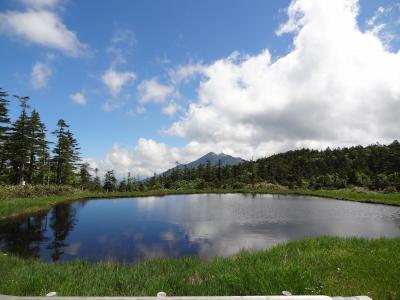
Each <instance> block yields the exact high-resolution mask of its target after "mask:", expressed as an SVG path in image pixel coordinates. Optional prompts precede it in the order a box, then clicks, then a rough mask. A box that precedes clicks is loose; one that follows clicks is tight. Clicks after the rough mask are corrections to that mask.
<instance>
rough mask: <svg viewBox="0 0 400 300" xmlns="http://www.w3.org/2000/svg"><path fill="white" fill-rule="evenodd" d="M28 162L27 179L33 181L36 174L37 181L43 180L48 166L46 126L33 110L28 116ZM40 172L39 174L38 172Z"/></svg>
mask: <svg viewBox="0 0 400 300" xmlns="http://www.w3.org/2000/svg"><path fill="white" fill-rule="evenodd" d="M28 139H29V146H30V149H29V163H28V167H27V176H26V177H27V181H28V182H29V183H33V182H34V179H35V178H34V177H35V176H36V175H39V176H40V179H39V181H40V182H41V183H43V182H44V180H45V179H44V176H45V173H46V170H47V168H48V159H49V153H48V148H49V147H48V142H47V141H46V127H45V125H44V124H43V123H42V121H41V120H40V115H39V113H38V112H37V111H36V110H33V111H32V113H31V116H30V118H29V134H28ZM38 173H40V174H38Z"/></svg>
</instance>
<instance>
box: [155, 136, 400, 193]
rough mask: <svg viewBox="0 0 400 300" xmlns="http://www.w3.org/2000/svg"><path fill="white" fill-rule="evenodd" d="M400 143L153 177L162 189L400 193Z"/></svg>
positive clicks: (302, 153) (284, 156) (203, 167)
mask: <svg viewBox="0 0 400 300" xmlns="http://www.w3.org/2000/svg"><path fill="white" fill-rule="evenodd" d="M399 173H400V143H399V142H398V141H397V140H396V141H394V142H392V143H391V144H390V145H380V144H374V145H370V146H368V147H362V146H357V147H350V148H341V149H340V148H337V149H329V148H328V149H326V150H323V151H318V150H310V149H301V150H294V151H288V152H286V153H280V154H276V155H272V156H270V157H266V158H261V159H258V160H256V161H248V162H243V163H241V164H239V165H237V166H221V165H217V166H214V167H213V166H212V165H211V164H205V165H200V166H198V167H197V168H196V169H189V168H186V169H174V170H173V172H171V173H170V174H165V175H163V176H156V177H153V178H152V179H151V180H150V181H149V184H150V185H153V186H158V187H167V188H169V187H178V186H182V185H189V186H191V187H198V188H205V187H229V188H239V187H242V186H244V185H245V184H259V183H261V182H269V183H275V184H280V185H284V186H288V187H290V188H311V189H319V188H345V187H349V186H360V187H365V188H370V189H374V190H387V191H389V190H390V191H395V190H397V191H400V176H399Z"/></svg>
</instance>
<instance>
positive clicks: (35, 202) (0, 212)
mask: <svg viewBox="0 0 400 300" xmlns="http://www.w3.org/2000/svg"><path fill="white" fill-rule="evenodd" d="M195 193H259V194H295V195H308V196H319V197H327V198H334V199H343V200H351V201H359V202H368V203H380V204H388V205H396V206H400V193H378V192H372V191H361V192H356V191H352V190H349V189H341V190H302V189H286V188H274V189H257V190H254V189H251V188H245V189H208V190H154V191H146V192H112V193H105V192H87V191H81V192H79V191H78V192H75V193H72V194H70V195H62V196H41V197H29V198H10V199H1V200H0V219H4V218H7V217H12V216H16V215H19V214H25V213H31V212H35V211H39V210H41V209H46V208H49V207H50V206H52V205H55V204H57V203H60V202H64V201H73V200H81V199H88V198H117V197H145V196H164V195H176V194H195Z"/></svg>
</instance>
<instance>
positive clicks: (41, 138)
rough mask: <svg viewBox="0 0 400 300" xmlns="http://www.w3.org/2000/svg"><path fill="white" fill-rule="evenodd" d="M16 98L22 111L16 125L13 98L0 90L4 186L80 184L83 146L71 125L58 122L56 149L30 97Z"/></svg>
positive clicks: (0, 154)
mask: <svg viewBox="0 0 400 300" xmlns="http://www.w3.org/2000/svg"><path fill="white" fill-rule="evenodd" d="M13 98H14V99H16V100H18V101H19V106H20V109H21V111H20V114H19V116H18V118H17V119H16V120H15V121H12V120H11V118H10V117H9V109H8V105H9V102H10V100H9V99H10V96H9V95H8V94H7V93H6V92H5V91H3V89H1V88H0V184H25V183H27V184H42V185H50V184H57V185H74V184H77V182H78V181H79V176H77V174H76V171H77V168H78V167H79V166H80V164H79V162H80V157H79V146H78V142H77V141H76V139H75V138H74V135H73V134H72V132H71V131H70V129H69V125H68V124H67V123H66V122H65V121H64V120H63V119H60V120H59V121H58V122H57V125H56V129H55V130H54V131H53V132H52V134H53V135H54V136H55V138H56V142H55V143H54V144H53V145H52V143H51V142H49V141H48V140H47V129H46V126H45V125H44V123H43V122H42V120H41V118H40V114H39V112H38V111H36V110H35V109H31V107H30V105H29V97H26V96H24V97H21V96H17V95H14V96H13ZM51 146H52V147H51ZM50 149H51V150H50Z"/></svg>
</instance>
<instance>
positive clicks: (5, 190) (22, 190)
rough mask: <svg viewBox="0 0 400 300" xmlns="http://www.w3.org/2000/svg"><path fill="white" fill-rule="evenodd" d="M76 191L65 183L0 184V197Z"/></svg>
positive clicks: (54, 194)
mask: <svg viewBox="0 0 400 300" xmlns="http://www.w3.org/2000/svg"><path fill="white" fill-rule="evenodd" d="M78 192H79V190H78V189H76V188H73V187H71V186H67V185H30V184H27V185H0V199H10V198H28V197H42V196H62V195H70V194H74V193H78Z"/></svg>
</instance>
